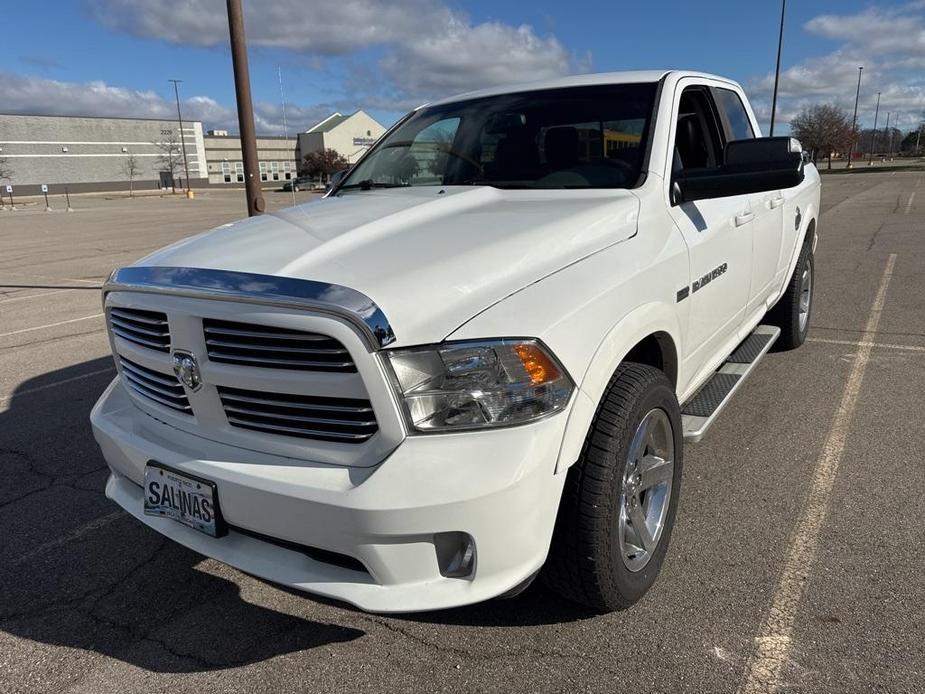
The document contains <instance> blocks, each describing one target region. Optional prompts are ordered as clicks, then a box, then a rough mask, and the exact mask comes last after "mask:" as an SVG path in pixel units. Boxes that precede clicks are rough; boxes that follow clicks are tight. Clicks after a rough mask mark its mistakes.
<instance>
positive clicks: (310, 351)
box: [206, 339, 348, 354]
mask: <svg viewBox="0 0 925 694" xmlns="http://www.w3.org/2000/svg"><path fill="white" fill-rule="evenodd" d="M206 344H207V345H211V346H215V347H231V348H232V349H250V348H251V345H248V346H247V347H242V346H241V343H240V342H229V341H228V340H211V339H210V340H206ZM268 349H269V348H268ZM272 351H274V352H292V353H294V354H348V352H347V350H346V349H343V348H341V349H338V348H336V347H335V348H333V349H321V348H317V347H312V348H310V349H309V348H306V347H280V346H279V345H273V347H272Z"/></svg>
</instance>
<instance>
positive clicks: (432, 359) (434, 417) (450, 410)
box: [383, 338, 573, 432]
mask: <svg viewBox="0 0 925 694" xmlns="http://www.w3.org/2000/svg"><path fill="white" fill-rule="evenodd" d="M383 354H384V355H385V357H386V362H387V364H388V365H389V366H390V367H391V370H392V374H393V376H394V379H393V380H394V384H395V389H396V391H397V392H398V396H399V398H400V400H401V401H402V404H403V406H404V409H405V416H406V417H407V419H408V421H409V425H410V426H411V428H412V429H414V430H416V431H421V432H437V431H453V430H457V429H482V428H489V427H503V426H512V425H515V424H523V423H525V422H530V421H533V420H535V419H539V418H541V417H544V416H546V415H549V414H552V413H554V412H559V411H560V410H562V409H563V408H564V407H565V406H566V404H567V403H568V400H569V397H571V395H572V388H573V385H572V381H571V379H570V378H569V376H568V374H566V373H565V369H563V368H562V366H561V365H560V364H559V363H558V362H557V361H556V359H555V357H553V356H552V354H551V353H550V352H549V351H548V350H547V349H546V348H545V347H544V346H543V345H542V344H541V343H540V342H538V341H537V340H523V339H513V338H512V339H498V340H485V341H478V342H468V341H467V342H445V343H443V344H439V345H429V346H427V347H413V348H411V349H400V350H386V351H384V352H383Z"/></svg>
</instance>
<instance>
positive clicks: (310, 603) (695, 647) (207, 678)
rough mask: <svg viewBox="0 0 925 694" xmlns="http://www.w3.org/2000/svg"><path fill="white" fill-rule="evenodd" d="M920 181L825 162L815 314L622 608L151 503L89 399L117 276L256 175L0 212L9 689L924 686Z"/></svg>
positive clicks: (3, 681)
mask: <svg viewBox="0 0 925 694" xmlns="http://www.w3.org/2000/svg"><path fill="white" fill-rule="evenodd" d="M923 180H925V174H922V173H892V174H891V173H866V174H863V175H847V176H830V177H825V178H824V179H823V211H822V216H821V219H820V220H819V236H820V240H819V247H818V251H817V256H816V270H817V294H816V303H815V307H814V315H813V319H812V320H813V324H812V332H811V339H810V341H809V342H808V343H807V344H806V345H804V347H802V348H801V349H799V350H797V351H794V352H790V353H772V354H771V355H769V356H768V357H767V358H766V359H765V360H764V362H763V364H762V365H761V366H760V367H759V368H758V369H757V371H756V372H755V374H754V375H753V376H752V377H751V378H750V379H749V381H748V382H747V383H746V384H745V385H744V386H743V388H742V390H741V391H740V393H739V394H738V395H737V396H736V400H735V401H734V402H733V404H732V405H731V406H730V407H729V408H728V409H727V410H726V411H725V412H724V413H723V415H722V416H721V417H720V418H719V420H718V422H717V423H716V425H715V426H714V427H713V429H711V431H710V432H709V434H708V435H707V437H706V439H705V440H704V441H703V442H702V443H699V444H694V445H690V446H688V447H687V448H686V458H685V471H684V484H683V491H682V498H681V507H680V510H679V514H678V521H677V525H676V528H675V531H674V535H673V537H672V544H671V547H670V550H669V553H668V558H667V560H666V564H665V568H664V570H663V572H662V576H661V578H660V580H659V582H658V583H657V585H656V587H655V588H654V589H653V590H652V591H651V592H650V593H649V595H648V596H647V597H646V598H645V599H644V600H643V601H642V602H641V603H639V604H638V605H636V606H635V607H634V608H632V609H630V610H628V611H625V612H622V613H615V614H611V615H607V616H597V615H593V614H590V613H588V612H586V611H584V610H583V609H581V608H578V607H576V606H573V605H571V604H569V603H566V602H563V601H562V600H560V599H558V598H557V597H555V596H554V595H552V594H550V593H548V592H547V591H546V590H545V589H543V588H542V587H541V586H538V585H535V586H534V587H532V588H531V589H530V590H528V591H527V592H526V593H525V594H523V595H522V596H520V597H518V598H516V599H514V600H509V601H495V602H491V603H487V604H483V605H477V606H473V607H468V608H464V609H457V610H451V611H445V612H438V613H431V614H423V615H408V616H401V617H381V616H375V615H367V614H363V613H360V612H358V611H356V610H353V609H351V608H348V607H344V606H341V605H339V604H334V603H329V602H320V601H317V600H315V599H312V598H309V597H306V596H303V595H300V594H296V593H293V592H289V591H286V590H282V589H280V588H277V587H275V586H273V585H270V584H268V583H265V582H263V581H260V580H257V579H254V578H251V577H249V576H246V575H244V574H241V573H240V572H238V571H235V570H233V569H230V568H228V567H226V566H223V565H221V564H219V563H217V562H215V561H212V560H206V559H203V558H202V557H201V556H199V555H196V554H194V553H193V552H190V551H188V550H186V549H184V548H182V547H180V546H178V545H175V544H173V543H171V542H169V541H166V540H164V539H162V538H161V537H160V536H159V535H157V534H156V533H154V532H153V531H150V530H148V529H146V528H145V527H143V526H142V525H140V524H139V523H138V522H136V521H135V520H134V519H132V518H130V517H129V516H128V515H127V514H125V513H123V512H121V511H120V510H118V508H117V507H116V506H115V505H114V504H113V503H111V502H109V501H108V500H107V499H106V498H105V497H104V496H103V485H104V482H105V479H106V471H105V465H104V462H103V460H102V458H101V456H100V454H99V451H98V449H97V446H96V444H95V442H94V441H93V437H92V435H91V433H90V428H89V424H88V417H89V412H90V408H91V407H92V405H93V403H94V402H95V400H96V398H97V396H98V395H99V394H100V392H101V391H102V390H103V388H104V387H105V386H106V385H107V384H108V383H109V381H110V380H111V379H112V377H113V375H114V369H113V367H112V360H111V358H110V356H109V348H108V343H107V340H106V336H105V332H104V328H103V321H102V317H101V308H100V293H99V286H100V283H101V281H102V280H103V278H104V277H105V276H106V275H107V274H108V273H109V271H110V270H111V269H112V268H113V267H116V266H119V265H123V264H126V263H128V262H131V261H132V260H134V259H136V258H138V257H140V256H142V255H144V254H145V253H146V252H147V251H149V250H153V249H155V248H158V247H160V246H163V245H165V244H167V243H169V242H171V241H173V240H176V239H179V238H182V237H184V236H187V235H190V234H192V233H195V232H198V231H201V230H204V229H206V228H209V227H211V226H215V225H217V224H221V223H224V222H227V221H231V220H233V219H236V218H239V217H241V216H243V215H244V213H245V211H244V197H243V193H242V192H231V191H221V192H215V191H210V192H208V193H206V194H204V195H201V196H200V197H198V198H197V199H196V200H192V201H189V200H185V199H183V198H180V197H168V198H140V199H136V200H127V199H121V198H119V199H107V198H103V197H80V198H75V199H74V200H72V204H73V205H74V207H75V211H74V212H70V213H67V212H64V211H62V210H61V209H60V208H59V209H57V210H55V211H53V212H48V213H46V212H45V211H44V203H42V204H41V205H38V204H35V205H31V206H27V207H22V208H21V209H18V210H17V211H15V212H10V211H3V212H0V465H2V468H0V469H2V474H0V528H2V533H0V556H2V557H3V559H2V561H0V585H2V591H0V692H26V691H28V692H102V691H118V692H126V693H128V692H152V691H171V692H186V691H190V692H203V691H222V692H263V691H267V692H270V691H273V692H277V691H278V692H335V691H337V692H339V691H344V692H366V691H369V692H385V691H412V690H414V691H418V690H419V691H446V692H454V693H457V692H470V691H472V692H475V691H504V692H521V691H523V692H535V691H563V692H565V691H568V692H572V691H589V692H623V691H633V692H735V691H742V692H765V691H770V690H771V689H772V688H773V686H774V685H775V684H776V685H777V686H778V688H779V689H780V690H781V691H786V692H868V691H883V692H921V691H925V542H923V538H925V530H923V528H925V525H923V520H922V519H923V518H925V465H923V464H922V460H921V458H922V451H925V408H923V407H922V395H923V393H925V271H923V270H925V185H923ZM310 195H311V194H309V193H299V194H298V198H299V199H300V200H302V199H309V197H310ZM268 197H269V200H268V202H269V205H270V208H271V209H274V208H279V207H282V206H284V205H287V204H289V203H290V202H291V197H290V196H289V194H282V193H269V194H268Z"/></svg>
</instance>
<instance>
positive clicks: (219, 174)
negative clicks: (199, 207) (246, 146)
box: [203, 130, 300, 188]
mask: <svg viewBox="0 0 925 694" xmlns="http://www.w3.org/2000/svg"><path fill="white" fill-rule="evenodd" d="M203 142H204V146H205V158H206V168H207V172H208V176H209V184H210V185H217V186H224V185H243V184H244V161H243V156H242V154H241V138H240V137H238V136H237V135H228V133H227V132H226V131H223V130H210V131H209V133H208V134H207V135H206V136H205V137H204V138H203ZM299 159H300V157H299V152H298V140H297V139H296V138H294V137H260V136H258V137H257V161H258V162H259V167H260V180H261V182H262V185H263V186H264V187H267V188H273V187H279V186H281V185H282V184H283V183H285V182H286V181H288V180H290V179H292V178H295V177H296V176H297V175H298V171H299Z"/></svg>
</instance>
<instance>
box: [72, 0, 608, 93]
mask: <svg viewBox="0 0 925 694" xmlns="http://www.w3.org/2000/svg"><path fill="white" fill-rule="evenodd" d="M87 6H88V7H89V9H90V12H91V14H92V15H93V16H94V17H95V18H96V19H97V20H98V21H100V22H101V23H103V24H104V25H106V26H108V27H110V28H112V29H114V30H117V31H123V32H126V33H129V34H132V35H134V36H139V37H144V38H153V39H160V40H164V41H169V42H172V43H178V44H190V45H197V46H224V45H226V43H227V41H228V27H227V21H226V15H225V3H223V2H221V0H187V1H186V2H183V3H166V4H165V3H155V2H147V1H142V0H88V5H87ZM251 8H252V9H253V10H254V11H248V10H249V9H251ZM245 14H246V17H245V19H246V24H247V26H246V31H247V39H248V43H249V44H251V45H252V46H259V47H272V48H282V49H285V50H288V51H291V52H293V53H295V54H298V55H300V56H304V57H308V58H310V59H317V58H318V57H319V56H345V55H349V54H354V53H357V52H359V51H361V50H368V49H378V50H380V51H381V52H383V53H384V57H382V58H381V60H380V61H379V62H378V63H369V62H363V63H362V64H360V63H351V64H350V65H349V68H350V70H349V76H348V79H347V83H346V84H345V85H344V86H345V88H346V89H347V90H348V93H349V94H350V96H351V98H350V99H349V100H351V101H352V100H360V101H362V102H363V105H364V106H366V107H371V108H376V107H379V108H383V109H387V110H406V109H407V108H409V107H413V106H416V105H417V104H419V103H420V102H422V101H426V100H429V99H431V98H434V97H438V96H446V95H449V94H452V93H455V92H460V91H467V90H470V89H475V88H478V87H487V86H492V85H496V84H501V83H504V82H522V81H530V80H534V79H544V78H547V77H555V76H560V75H564V74H568V73H570V72H580V71H587V70H588V69H589V68H590V64H591V58H590V55H584V56H574V55H572V54H570V53H569V51H568V50H566V48H565V47H564V46H563V45H562V44H561V43H560V42H559V41H558V39H556V38H555V37H554V36H542V35H540V34H538V33H537V32H536V30H535V29H534V28H533V27H532V26H529V25H526V24H524V25H519V26H513V25H510V24H504V23H501V22H485V23H482V24H474V23H472V21H471V20H470V19H469V18H468V17H467V16H465V15H464V14H462V13H461V12H458V11H456V10H453V9H450V7H448V6H447V5H446V4H444V3H443V2H441V1H440V0H389V2H383V1H382V0H335V1H334V2H331V1H330V0H324V1H322V0H273V1H272V2H261V3H260V4H259V9H258V6H257V4H256V3H251V4H249V5H247V6H246V7H245Z"/></svg>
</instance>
